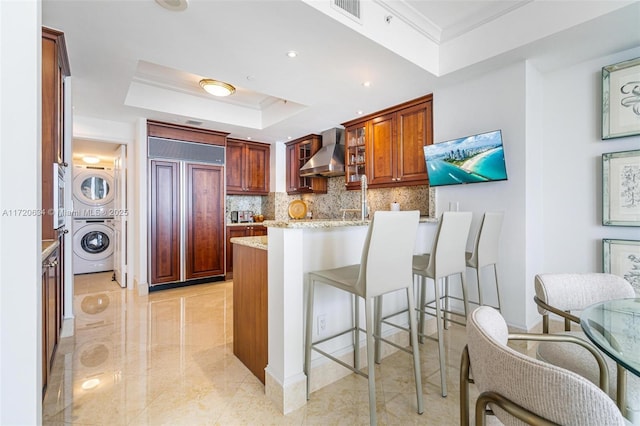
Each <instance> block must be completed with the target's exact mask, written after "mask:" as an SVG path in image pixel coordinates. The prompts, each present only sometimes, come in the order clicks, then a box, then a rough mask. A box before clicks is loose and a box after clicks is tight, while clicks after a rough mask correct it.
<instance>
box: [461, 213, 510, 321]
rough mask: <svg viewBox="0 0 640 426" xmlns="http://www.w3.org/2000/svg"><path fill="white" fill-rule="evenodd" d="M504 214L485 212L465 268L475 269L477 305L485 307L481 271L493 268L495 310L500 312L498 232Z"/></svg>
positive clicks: (467, 254) (468, 253)
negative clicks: (485, 268) (488, 267)
mask: <svg viewBox="0 0 640 426" xmlns="http://www.w3.org/2000/svg"><path fill="white" fill-rule="evenodd" d="M503 218H504V212H485V214H484V215H483V216H482V223H481V224H480V228H479V230H478V233H477V234H476V240H475V244H474V245H473V251H471V252H467V253H466V256H467V268H472V269H475V271H476V280H477V281H476V282H477V284H478V303H477V304H478V305H480V306H483V305H485V303H484V301H483V300H482V285H481V282H480V276H481V275H482V274H481V270H482V269H483V268H484V267H486V266H493V276H494V279H495V283H496V298H497V306H494V308H497V309H498V310H500V307H501V303H500V285H499V283H498V257H499V248H500V230H501V229H502V220H503Z"/></svg>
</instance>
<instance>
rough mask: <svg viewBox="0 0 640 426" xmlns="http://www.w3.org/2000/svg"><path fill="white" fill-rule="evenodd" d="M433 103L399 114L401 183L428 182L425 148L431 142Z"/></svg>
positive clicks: (399, 167) (399, 169)
mask: <svg viewBox="0 0 640 426" xmlns="http://www.w3.org/2000/svg"><path fill="white" fill-rule="evenodd" d="M430 108H431V103H430V102H429V103H424V104H421V105H417V106H415V107H411V108H406V109H403V110H401V111H398V113H397V128H398V172H397V178H398V180H399V182H412V181H420V180H422V181H424V183H425V184H426V181H427V168H426V164H425V161H424V150H423V147H424V146H425V145H427V144H428V143H429V141H430V139H431V138H430V134H431V123H430V121H429V117H430V116H431V113H430Z"/></svg>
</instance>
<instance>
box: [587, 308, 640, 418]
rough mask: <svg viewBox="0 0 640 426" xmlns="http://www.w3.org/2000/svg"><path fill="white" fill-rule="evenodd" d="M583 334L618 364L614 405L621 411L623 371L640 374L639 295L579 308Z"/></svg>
mask: <svg viewBox="0 0 640 426" xmlns="http://www.w3.org/2000/svg"><path fill="white" fill-rule="evenodd" d="M580 325H581V327H582V330H583V331H584V332H585V334H586V335H587V337H588V338H589V339H590V340H591V341H592V342H593V343H594V344H595V345H596V346H597V347H598V348H599V349H601V350H602V351H603V352H604V353H606V354H607V355H609V356H610V357H611V358H612V359H613V360H614V361H616V363H617V365H618V394H617V403H618V407H620V409H621V410H622V412H623V414H626V413H625V412H624V411H625V407H626V404H625V401H626V399H627V398H626V389H627V386H626V382H627V376H626V372H627V371H630V372H631V373H632V374H635V375H636V376H638V377H640V298H632V299H615V300H608V301H606V302H601V303H596V304H594V305H591V306H589V307H588V308H586V309H585V310H583V311H582V314H581V315H580Z"/></svg>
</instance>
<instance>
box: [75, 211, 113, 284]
mask: <svg viewBox="0 0 640 426" xmlns="http://www.w3.org/2000/svg"><path fill="white" fill-rule="evenodd" d="M114 235H115V232H114V225H113V219H74V221H73V273H74V274H87V273H92V272H104V271H111V270H113V247H114V244H115V240H114Z"/></svg>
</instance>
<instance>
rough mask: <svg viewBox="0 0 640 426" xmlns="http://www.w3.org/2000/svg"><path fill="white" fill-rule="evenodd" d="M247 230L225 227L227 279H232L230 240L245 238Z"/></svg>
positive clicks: (240, 227)
mask: <svg viewBox="0 0 640 426" xmlns="http://www.w3.org/2000/svg"><path fill="white" fill-rule="evenodd" d="M247 228H248V227H247V226H227V256H226V257H227V273H226V278H227V279H230V278H233V244H231V239H232V238H236V237H246V236H247Z"/></svg>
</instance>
